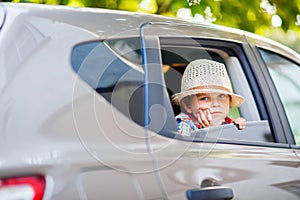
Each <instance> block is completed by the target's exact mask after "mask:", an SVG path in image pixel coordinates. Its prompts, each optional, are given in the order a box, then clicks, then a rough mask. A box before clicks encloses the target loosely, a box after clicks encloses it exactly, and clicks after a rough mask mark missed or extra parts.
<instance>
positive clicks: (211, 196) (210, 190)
mask: <svg viewBox="0 0 300 200" xmlns="http://www.w3.org/2000/svg"><path fill="white" fill-rule="evenodd" d="M186 196H187V198H188V200H198V199H199V200H221V199H226V200H227V199H232V198H233V191H232V189H231V188H229V187H224V186H213V187H205V188H201V189H191V190H187V191H186Z"/></svg>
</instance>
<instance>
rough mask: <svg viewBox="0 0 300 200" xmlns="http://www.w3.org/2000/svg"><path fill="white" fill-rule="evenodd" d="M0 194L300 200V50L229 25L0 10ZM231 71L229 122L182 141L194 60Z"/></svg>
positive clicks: (101, 12) (58, 9)
mask: <svg viewBox="0 0 300 200" xmlns="http://www.w3.org/2000/svg"><path fill="white" fill-rule="evenodd" d="M0 10H1V11H0V56H1V57H0V62H1V65H0V70H1V73H0V77H1V78H0V89H1V96H0V110H1V112H0V124H1V125H0V129H1V131H0V138H1V139H0V152H1V153H0V180H1V181H0V199H34V200H37V199H43V200H47V199H53V200H60V199H64V200H65V199H73V200H75V199H89V200H90V199H189V200H191V199H192V200H194V199H243V200H244V199H280V200H281V199H299V198H300V150H299V149H300V122H299V117H300V89H299V86H300V82H299V78H298V77H299V76H300V69H299V66H300V55H299V54H298V53H296V52H295V51H293V50H291V49H289V48H288V47H286V46H284V45H282V44H279V43H277V42H275V41H272V40H270V39H267V38H264V37H261V36H258V35H255V34H252V33H248V32H245V31H242V30H237V29H233V28H229V27H224V26H219V25H213V24H201V23H195V22H189V21H184V20H180V19H176V18H169V17H163V16H158V15H150V14H142V13H132V12H127V11H114V10H107V9H98V8H73V7H66V6H53V5H39V4H29V3H28V4H22V3H1V4H0ZM199 58H205V59H211V60H215V61H218V62H221V63H224V64H225V65H226V67H227V68H226V69H227V72H228V74H229V76H230V81H231V84H232V88H233V90H234V92H235V93H237V94H239V95H242V96H244V97H245V103H244V104H243V105H242V106H241V107H240V108H239V109H232V110H231V112H230V116H232V117H239V116H242V117H244V118H245V119H246V120H247V123H246V128H245V129H244V130H238V129H237V128H236V127H235V126H234V125H233V124H227V125H222V126H214V127H208V128H203V129H199V130H198V131H196V132H195V133H194V134H192V135H191V136H182V135H180V134H178V132H177V127H176V121H175V116H176V115H177V114H178V113H179V112H180V107H179V106H177V105H174V104H172V102H171V96H172V95H173V94H175V93H178V92H179V91H180V85H181V78H182V74H183V72H184V70H185V68H186V66H187V65H188V63H189V62H191V61H193V60H195V59H199Z"/></svg>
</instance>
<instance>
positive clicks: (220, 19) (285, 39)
mask: <svg viewBox="0 0 300 200" xmlns="http://www.w3.org/2000/svg"><path fill="white" fill-rule="evenodd" d="M12 1H13V2H26V3H28V2H31V3H42V4H59V5H69V6H82V7H100V8H108V9H117V10H128V11H134V12H146V13H152V14H159V15H165V16H171V17H180V18H185V19H188V20H194V21H199V22H209V23H215V24H220V25H225V26H229V27H234V28H239V29H242V30H246V31H249V32H253V33H256V34H259V35H263V36H266V37H269V38H271V39H274V40H277V41H279V42H281V43H284V44H285V45H287V46H289V47H291V48H293V49H295V50H296V51H298V52H300V0H289V1H286V0H243V1H240V0H97V1H95V0H12Z"/></svg>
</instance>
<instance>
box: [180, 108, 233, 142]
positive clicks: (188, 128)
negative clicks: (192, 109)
mask: <svg viewBox="0 0 300 200" xmlns="http://www.w3.org/2000/svg"><path fill="white" fill-rule="evenodd" d="M175 119H176V122H177V130H178V132H179V134H180V135H184V136H190V134H191V132H192V131H196V130H198V129H201V128H203V126H202V125H201V124H200V123H195V122H194V121H193V120H192V118H191V117H190V116H189V115H187V114H185V113H180V114H179V115H177V116H176V117H175ZM230 123H232V120H231V119H230V118H229V117H226V118H225V122H224V124H230Z"/></svg>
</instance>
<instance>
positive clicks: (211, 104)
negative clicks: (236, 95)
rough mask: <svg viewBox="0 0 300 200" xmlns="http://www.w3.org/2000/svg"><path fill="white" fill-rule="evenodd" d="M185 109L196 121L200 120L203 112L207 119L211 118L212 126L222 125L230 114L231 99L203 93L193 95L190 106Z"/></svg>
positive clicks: (225, 96)
mask: <svg viewBox="0 0 300 200" xmlns="http://www.w3.org/2000/svg"><path fill="white" fill-rule="evenodd" d="M184 107H185V110H186V111H187V112H188V113H189V114H192V115H193V116H194V117H195V119H198V116H199V113H200V110H202V111H203V112H202V113H203V114H204V115H205V116H206V117H207V118H209V117H211V123H210V124H211V126H216V125H221V124H222V123H223V122H224V119H225V117H226V116H227V115H228V113H229V109H230V108H229V107H230V97H229V95H227V94H220V93H201V94H197V95H193V96H192V97H191V99H190V104H189V105H184ZM209 115H210V116H209ZM202 116H203V115H202Z"/></svg>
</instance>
